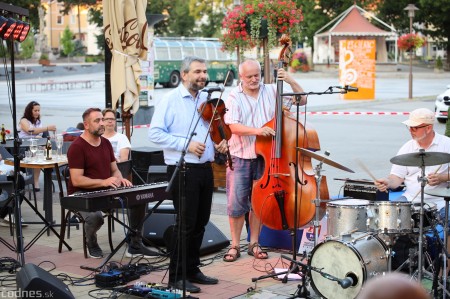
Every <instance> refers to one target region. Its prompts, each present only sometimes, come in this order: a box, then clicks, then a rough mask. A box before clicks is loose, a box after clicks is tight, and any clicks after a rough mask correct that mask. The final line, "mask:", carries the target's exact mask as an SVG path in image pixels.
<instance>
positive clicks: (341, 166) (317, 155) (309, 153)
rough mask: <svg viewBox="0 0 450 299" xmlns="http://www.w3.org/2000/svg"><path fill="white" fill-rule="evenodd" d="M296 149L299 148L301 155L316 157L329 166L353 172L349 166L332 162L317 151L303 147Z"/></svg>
mask: <svg viewBox="0 0 450 299" xmlns="http://www.w3.org/2000/svg"><path fill="white" fill-rule="evenodd" d="M297 150H299V151H300V153H302V154H303V155H305V156H307V157H311V158H313V159H316V160H318V161H320V162H323V163H325V164H328V165H330V166H333V167H336V168H339V169H342V170H345V171H348V172H351V173H354V171H353V170H351V169H350V168H347V167H345V166H343V165H341V164H339V163H337V162H334V161H333V160H330V159H328V158H327V157H325V156H323V155H321V154H319V153H315V152H312V151H310V150H307V149H305V148H297Z"/></svg>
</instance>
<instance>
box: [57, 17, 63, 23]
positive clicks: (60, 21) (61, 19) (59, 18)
mask: <svg viewBox="0 0 450 299" xmlns="http://www.w3.org/2000/svg"><path fill="white" fill-rule="evenodd" d="M56 24H58V25H62V24H64V18H63V16H57V17H56Z"/></svg>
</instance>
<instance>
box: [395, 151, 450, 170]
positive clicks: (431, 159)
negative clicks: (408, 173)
mask: <svg viewBox="0 0 450 299" xmlns="http://www.w3.org/2000/svg"><path fill="white" fill-rule="evenodd" d="M449 162H450V154H447V153H441V152H424V151H423V152H422V151H421V152H418V153H410V154H403V155H398V156H395V157H394V158H392V159H391V163H392V164H396V165H402V166H417V167H420V166H433V165H440V164H445V163H449Z"/></svg>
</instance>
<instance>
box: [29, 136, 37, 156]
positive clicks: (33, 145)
mask: <svg viewBox="0 0 450 299" xmlns="http://www.w3.org/2000/svg"><path fill="white" fill-rule="evenodd" d="M37 150H38V146H37V140H36V139H31V140H30V152H31V154H32V157H33V156H35V153H36V151H37Z"/></svg>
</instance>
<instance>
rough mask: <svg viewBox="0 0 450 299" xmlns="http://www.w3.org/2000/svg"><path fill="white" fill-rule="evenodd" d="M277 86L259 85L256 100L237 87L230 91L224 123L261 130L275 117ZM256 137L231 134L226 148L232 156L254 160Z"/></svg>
mask: <svg viewBox="0 0 450 299" xmlns="http://www.w3.org/2000/svg"><path fill="white" fill-rule="evenodd" d="M276 91H277V86H276V85H275V84H268V85H265V84H263V83H260V88H259V94H258V98H254V97H251V96H249V95H247V94H245V93H244V91H243V89H242V86H241V85H239V86H238V87H236V88H235V89H234V90H232V91H231V93H230V94H229V96H228V98H227V100H226V101H225V106H226V107H227V109H228V111H227V113H225V123H227V124H241V125H244V126H247V127H252V128H261V127H263V126H264V124H266V123H267V122H268V121H270V120H271V119H272V118H273V117H274V115H275V103H276ZM255 141H256V136H255V135H251V136H240V135H236V134H233V135H232V136H231V138H230V140H228V147H229V149H230V153H231V155H233V156H236V157H239V158H241V159H255V158H256V153H255Z"/></svg>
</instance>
